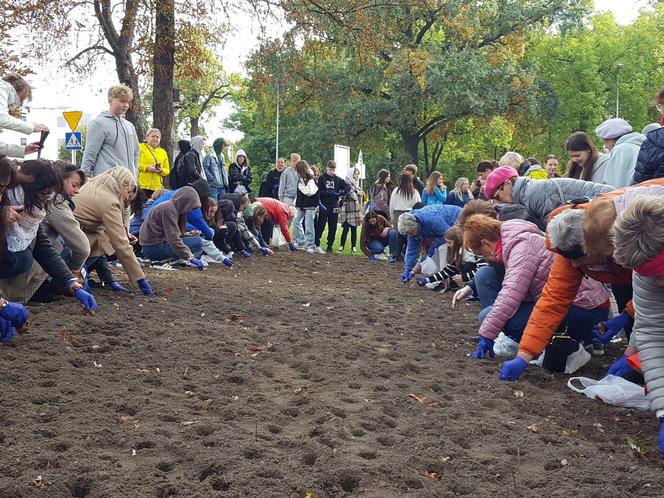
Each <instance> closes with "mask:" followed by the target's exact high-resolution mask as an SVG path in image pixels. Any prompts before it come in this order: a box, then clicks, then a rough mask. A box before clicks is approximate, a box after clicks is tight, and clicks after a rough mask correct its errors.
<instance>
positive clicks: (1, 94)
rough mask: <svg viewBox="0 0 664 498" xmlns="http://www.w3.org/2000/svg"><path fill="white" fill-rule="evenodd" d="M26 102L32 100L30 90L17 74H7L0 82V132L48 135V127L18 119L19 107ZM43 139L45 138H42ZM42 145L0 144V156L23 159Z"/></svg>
mask: <svg viewBox="0 0 664 498" xmlns="http://www.w3.org/2000/svg"><path fill="white" fill-rule="evenodd" d="M26 100H32V88H30V85H28V83H27V82H26V81H25V80H24V79H23V78H21V77H20V76H19V75H18V74H15V73H9V74H7V75H6V76H5V77H4V78H2V79H1V80H0V131H2V130H3V129H7V130H13V131H18V132H19V133H24V134H26V135H30V134H31V133H34V132H36V131H41V132H46V133H48V127H47V126H46V125H43V124H38V123H28V122H27V121H23V120H22V119H20V117H21V111H20V110H19V109H20V107H21V106H22V105H23V103H24V102H25V101H26ZM44 138H45V137H44ZM42 146H43V143H38V142H35V143H30V144H28V145H26V146H21V145H11V144H5V143H3V142H0V154H2V155H5V156H9V157H19V158H21V157H25V156H26V155H27V154H33V153H34V152H37V151H38V150H40V149H41V148H42Z"/></svg>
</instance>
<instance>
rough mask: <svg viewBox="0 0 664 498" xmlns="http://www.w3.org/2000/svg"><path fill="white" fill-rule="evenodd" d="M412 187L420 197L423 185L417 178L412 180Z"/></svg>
mask: <svg viewBox="0 0 664 498" xmlns="http://www.w3.org/2000/svg"><path fill="white" fill-rule="evenodd" d="M413 186H414V187H415V189H416V190H417V191H418V192H419V193H420V196H421V195H422V192H424V183H422V180H420V179H419V178H418V177H415V178H413Z"/></svg>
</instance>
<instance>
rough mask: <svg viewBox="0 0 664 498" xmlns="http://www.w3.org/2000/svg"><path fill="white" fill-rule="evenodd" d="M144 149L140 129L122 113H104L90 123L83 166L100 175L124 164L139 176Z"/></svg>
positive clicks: (93, 173) (91, 172) (88, 170)
mask: <svg viewBox="0 0 664 498" xmlns="http://www.w3.org/2000/svg"><path fill="white" fill-rule="evenodd" d="M139 156H140V149H139V144H138V136H137V135H136V128H134V125H133V124H131V123H130V122H129V121H127V120H126V119H125V118H124V117H122V116H114V115H113V114H111V113H110V112H108V111H104V112H102V113H101V114H100V115H99V116H98V117H97V118H96V119H94V120H92V121H91V122H90V124H89V125H88V132H87V134H86V136H85V151H84V152H83V162H82V164H81V169H83V171H85V173H86V174H89V175H92V176H98V175H100V174H102V173H104V172H105V171H107V170H109V169H111V168H113V167H115V166H124V167H125V168H127V169H128V170H129V171H131V172H132V173H133V174H134V177H135V176H137V175H138V158H139Z"/></svg>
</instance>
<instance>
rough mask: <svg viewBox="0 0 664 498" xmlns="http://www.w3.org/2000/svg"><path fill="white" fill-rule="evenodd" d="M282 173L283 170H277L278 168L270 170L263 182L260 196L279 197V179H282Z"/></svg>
mask: <svg viewBox="0 0 664 498" xmlns="http://www.w3.org/2000/svg"><path fill="white" fill-rule="evenodd" d="M282 173H283V171H277V170H276V169H271V170H270V171H268V172H267V175H265V180H263V181H262V182H261V186H260V189H259V191H258V197H272V198H273V199H279V181H280V180H281V174H282Z"/></svg>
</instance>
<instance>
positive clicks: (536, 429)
mask: <svg viewBox="0 0 664 498" xmlns="http://www.w3.org/2000/svg"><path fill="white" fill-rule="evenodd" d="M528 429H529V430H530V431H531V432H534V433H535V434H539V433H540V432H541V431H542V429H540V426H539V425H537V424H533V425H529V426H528Z"/></svg>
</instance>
